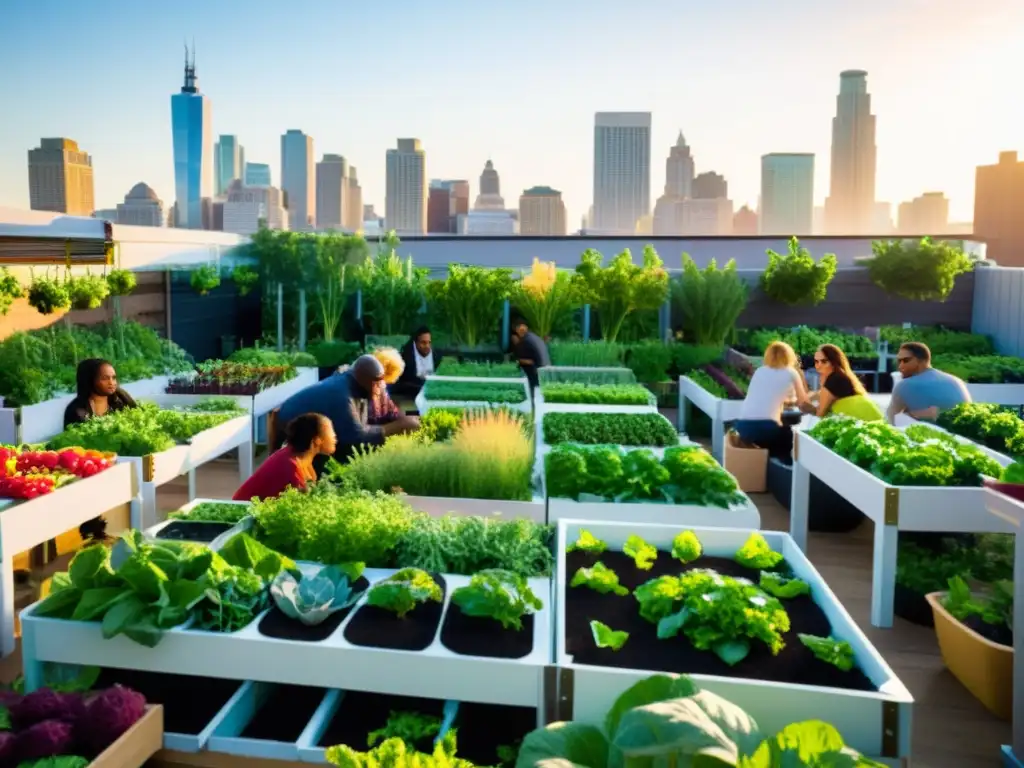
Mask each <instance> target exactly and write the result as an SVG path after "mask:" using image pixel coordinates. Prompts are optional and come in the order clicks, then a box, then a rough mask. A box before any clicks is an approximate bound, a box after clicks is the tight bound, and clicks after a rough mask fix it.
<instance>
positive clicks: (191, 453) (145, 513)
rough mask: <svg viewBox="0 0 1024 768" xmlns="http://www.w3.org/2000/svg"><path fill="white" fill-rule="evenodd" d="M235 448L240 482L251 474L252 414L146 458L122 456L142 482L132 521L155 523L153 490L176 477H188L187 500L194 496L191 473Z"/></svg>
mask: <svg viewBox="0 0 1024 768" xmlns="http://www.w3.org/2000/svg"><path fill="white" fill-rule="evenodd" d="M235 448H237V449H238V475H239V483H244V482H245V481H246V480H248V479H249V477H250V476H251V475H252V465H253V458H252V415H251V414H245V415H244V416H238V417H236V418H234V419H231V420H229V421H226V422H224V423H223V424H219V425H218V426H216V427H214V428H213V429H207V430H205V431H203V432H200V433H199V434H198V435H195V436H194V437H192V439H191V440H189V441H188V442H187V443H185V444H183V445H176V446H175V447H173V448H169V449H167V450H166V451H160V452H159V453H151V454H148V455H146V456H136V457H122V460H125V461H130V462H131V463H133V464H134V465H135V467H136V472H137V473H138V475H139V478H140V479H141V483H140V485H139V493H138V496H137V497H136V499H135V500H134V501H133V506H132V520H137V521H139V523H138V525H137V527H139V528H149V527H151V526H153V525H154V524H155V523H156V489H157V488H158V487H160V486H161V485H166V484H167V483H169V482H171V481H172V480H174V479H175V478H177V477H181V476H182V475H185V474H187V475H188V476H189V484H188V485H189V488H188V497H189V499H190V500H191V499H194V498H195V496H196V487H195V474H194V472H193V470H195V469H196V468H197V467H200V466H202V465H203V464H206V463H207V462H209V461H212V460H213V459H216V458H218V457H219V456H223V455H224V454H225V453H227V452H228V451H230V450H233V449H235Z"/></svg>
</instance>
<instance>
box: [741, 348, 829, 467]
mask: <svg viewBox="0 0 1024 768" xmlns="http://www.w3.org/2000/svg"><path fill="white" fill-rule="evenodd" d="M794 399H795V400H796V402H797V404H798V405H799V406H800V407H801V408H806V407H808V406H809V404H810V401H809V400H808V399H807V384H806V383H805V382H804V375H803V371H801V370H800V358H798V357H797V356H796V352H794V351H793V348H792V347H791V346H789V344H786V343H785V342H783V341H773V342H772V343H771V344H769V345H768V347H767V349H765V351H764V365H762V366H761V367H760V368H758V369H757V370H756V371H754V375H753V376H752V377H751V378H750V386H749V387H747V397H746V399H744V401H743V406H742V408H741V409H740V418H739V420H738V421H737V422H736V423H735V424H734V425H733V428H734V429H735V430H736V432H737V434H739V436H740V439H741V440H743V441H744V442H745V443H752V444H753V445H756V446H758V447H759V448H765V449H767V450H768V452H769V453H770V454H771V455H772V456H779V457H784V458H785V457H789V455H790V454H791V453H792V450H793V428H792V427H791V426H789V425H786V424H783V423H782V411H783V410H784V409H785V407H786V404H787V403H789V402H790V401H792V400H794Z"/></svg>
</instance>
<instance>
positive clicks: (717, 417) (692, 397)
mask: <svg viewBox="0 0 1024 768" xmlns="http://www.w3.org/2000/svg"><path fill="white" fill-rule="evenodd" d="M687 403H692V404H693V406H694V407H695V408H697V409H698V410H700V411H703V412H704V413H706V414H707V415H708V418H710V419H711V455H712V456H714V457H715V460H716V461H718V462H719V463H721V462H722V457H723V455H724V451H725V432H726V425H727V424H728V423H729V422H731V421H736V420H737V419H738V418H739V417H740V412H741V411H742V409H743V400H723V399H722V398H720V397H715V396H714V395H713V394H711V393H710V392H708V391H707V390H706V389H704V387H702V386H700V385H699V384H698V383H697V382H695V381H694V380H693V379H691V378H689V377H688V376H680V377H679V431H680V432H686V410H687Z"/></svg>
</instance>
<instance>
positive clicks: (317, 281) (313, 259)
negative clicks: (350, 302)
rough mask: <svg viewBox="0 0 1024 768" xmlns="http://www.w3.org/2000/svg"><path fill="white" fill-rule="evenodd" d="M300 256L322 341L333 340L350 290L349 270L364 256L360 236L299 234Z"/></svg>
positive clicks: (360, 262) (365, 249) (362, 240)
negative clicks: (321, 332)
mask: <svg viewBox="0 0 1024 768" xmlns="http://www.w3.org/2000/svg"><path fill="white" fill-rule="evenodd" d="M299 237H300V238H301V239H300V242H299V247H298V250H299V257H300V263H301V264H302V275H303V276H304V277H305V279H306V282H307V285H306V289H307V291H309V292H311V293H312V294H313V296H314V297H315V301H316V307H317V315H318V317H319V320H320V323H321V325H322V326H323V331H324V341H334V336H335V333H336V332H337V330H338V326H339V325H340V324H341V318H342V315H343V313H344V312H345V303H346V301H347V299H348V296H349V293H350V291H351V285H352V283H351V281H349V280H348V275H349V272H350V270H353V269H354V268H356V267H358V266H359V265H360V264H362V263H363V261H364V260H365V259H366V256H367V251H368V249H367V247H366V241H365V240H364V239H363V238H362V236H361V235H340V234H337V233H335V232H329V233H327V234H326V235H300V236H299Z"/></svg>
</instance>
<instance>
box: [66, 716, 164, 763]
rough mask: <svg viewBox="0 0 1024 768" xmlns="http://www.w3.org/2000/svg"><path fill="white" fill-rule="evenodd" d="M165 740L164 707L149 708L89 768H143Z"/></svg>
mask: <svg viewBox="0 0 1024 768" xmlns="http://www.w3.org/2000/svg"><path fill="white" fill-rule="evenodd" d="M163 739H164V710H163V707H161V706H160V705H159V704H157V705H151V706H148V707H146V714H145V715H143V716H142V719H141V720H139V721H138V722H137V723H135V725H133V726H132V727H131V728H129V729H128V730H127V731H125V732H124V734H122V736H121V737H120V738H119V739H118V740H117V741H115V742H114V743H113V744H111V745H110V746H109V747H107V748H106V749H105V750H103V752H102V753H101V754H100V755H98V756H97V757H96V759H95V760H93V761H92V762H91V763H89V768H142V766H143V765H145V764H146V763H147V762H148V761H149V759H150V758H151V757H152V756H153V755H154V754H156V752H157V751H158V750H159V749H160V747H162V746H163ZM58 759H59V758H58Z"/></svg>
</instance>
